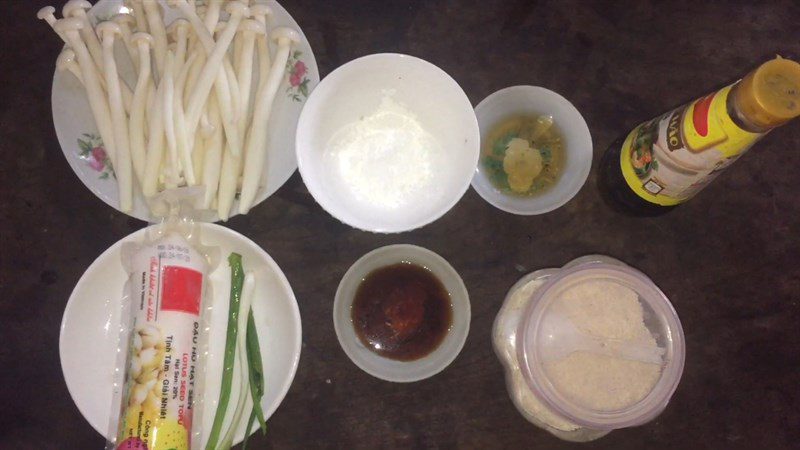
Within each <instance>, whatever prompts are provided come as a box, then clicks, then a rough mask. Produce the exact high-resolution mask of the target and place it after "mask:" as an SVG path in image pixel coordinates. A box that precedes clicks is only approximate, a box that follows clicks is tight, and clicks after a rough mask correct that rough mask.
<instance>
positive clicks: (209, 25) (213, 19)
mask: <svg viewBox="0 0 800 450" xmlns="http://www.w3.org/2000/svg"><path fill="white" fill-rule="evenodd" d="M222 3H223V0H209V2H208V5H207V6H206V11H205V16H204V17H203V24H204V25H205V27H206V30H208V31H209V32H213V31H214V29H216V27H217V22H219V13H220V10H221V9H222Z"/></svg>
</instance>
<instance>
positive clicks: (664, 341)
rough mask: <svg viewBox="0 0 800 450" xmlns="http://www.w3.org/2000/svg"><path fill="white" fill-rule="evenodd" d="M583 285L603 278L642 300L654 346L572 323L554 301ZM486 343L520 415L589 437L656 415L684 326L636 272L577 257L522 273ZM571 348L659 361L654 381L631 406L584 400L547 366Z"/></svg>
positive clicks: (672, 385) (679, 357)
mask: <svg viewBox="0 0 800 450" xmlns="http://www.w3.org/2000/svg"><path fill="white" fill-rule="evenodd" d="M587 282H604V283H610V284H607V286H616V287H619V286H621V287H624V288H626V289H630V290H632V291H633V292H635V293H636V294H637V297H638V303H639V304H640V305H641V315H640V317H641V318H640V319H639V321H640V323H641V322H643V324H644V327H645V328H646V331H647V332H648V333H649V336H651V337H652V339H653V340H654V342H655V346H647V345H644V344H642V343H641V342H643V341H635V342H634V341H632V340H613V339H599V338H597V337H596V336H594V337H592V335H591V334H587V333H585V332H584V331H585V330H583V329H582V330H581V331H579V330H578V329H577V327H575V326H573V325H574V324H572V322H571V321H570V320H569V319H568V318H567V317H566V316H565V315H564V314H563V308H562V307H561V306H559V303H560V302H562V301H563V300H562V299H563V298H564V297H562V294H564V293H565V292H567V291H570V290H571V289H573V288H575V287H576V286H581V285H582V284H585V283H587ZM572 292H575V291H574V290H573V291H572ZM515 294H516V295H515ZM592 320H595V319H594V318H593V319H592ZM597 320H598V321H600V320H602V318H600V317H598V319H597ZM605 325H607V324H605ZM648 339H649V337H648ZM650 342H652V341H650ZM493 343H494V348H495V352H496V353H497V355H498V357H499V359H500V361H501V362H502V363H503V366H504V369H505V371H506V384H507V388H508V391H509V394H510V396H511V399H512V401H513V402H514V405H515V406H516V407H517V409H518V410H519V411H520V413H522V415H523V416H525V418H526V419H528V420H529V421H530V422H532V423H534V424H536V425H537V426H539V427H541V428H544V429H545V430H547V431H550V432H551V433H553V434H555V435H556V436H558V437H560V438H562V439H565V440H570V441H590V440H593V439H597V438H599V437H601V436H604V435H605V434H607V433H608V432H610V431H611V430H614V429H619V428H625V427H632V426H636V425H641V424H644V423H646V422H648V421H650V420H652V419H653V418H655V417H656V416H658V415H659V414H660V413H661V412H662V411H663V410H664V408H665V407H666V406H667V404H668V403H669V400H670V398H671V397H672V394H673V393H674V392H675V389H676V388H677V386H678V382H679V381H680V378H681V374H682V373H683V365H684V358H685V343H684V337H683V329H682V328H681V324H680V321H679V319H678V316H677V314H676V312H675V310H674V308H673V307H672V305H671V304H670V303H669V300H668V299H667V297H666V296H665V295H664V293H663V292H661V291H660V290H659V289H658V287H656V286H655V284H654V283H653V282H652V281H651V280H650V279H649V278H648V277H647V276H646V275H644V274H643V273H641V272H639V271H637V270H636V269H633V268H631V267H629V266H627V265H625V264H624V263H622V262H620V261H617V260H615V259H612V258H609V257H605V256H588V257H583V258H579V259H577V260H575V261H573V262H571V263H569V264H567V265H566V266H564V268H562V269H544V270H539V271H536V272H533V273H531V274H529V275H527V276H525V277H523V278H522V279H521V280H520V281H519V282H517V283H516V284H515V285H514V286H513V287H512V288H511V289H510V290H509V292H508V295H507V296H506V299H505V301H504V304H503V307H502V308H501V310H500V312H499V313H498V315H497V318H496V320H495V324H494V330H493ZM573 352H584V353H587V352H588V353H592V354H594V355H602V356H604V357H605V356H609V357H612V358H616V359H617V360H624V361H636V364H638V363H647V366H646V367H649V368H652V367H653V365H655V364H658V367H659V369H658V371H657V372H656V373H657V378H656V379H655V381H654V383H653V384H652V386H650V387H649V388H648V389H649V390H648V391H645V392H646V393H644V394H642V395H643V397H642V398H640V399H637V400H635V401H632V402H631V403H630V404H624V405H616V406H614V407H613V408H604V407H598V406H597V405H596V404H594V405H590V404H587V403H586V402H585V401H584V400H583V399H580V398H579V397H577V396H575V395H572V394H573V393H570V392H567V390H566V389H565V388H564V387H563V386H565V384H564V380H563V379H559V378H558V377H556V376H555V372H554V371H553V370H551V369H549V368H548V367H554V366H549V365H548V364H549V363H552V362H553V361H563V359H561V358H565V357H566V356H567V355H572V354H573ZM587 367H588V366H587ZM587 370H588V369H587Z"/></svg>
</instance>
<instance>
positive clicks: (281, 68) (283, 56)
mask: <svg viewBox="0 0 800 450" xmlns="http://www.w3.org/2000/svg"><path fill="white" fill-rule="evenodd" d="M270 37H271V38H272V40H274V41H275V42H277V44H278V51H277V53H276V54H275V59H274V60H273V61H272V68H271V69H270V73H269V76H268V77H267V79H266V80H260V81H259V86H258V93H257V94H256V100H255V105H254V107H253V123H254V124H265V123H267V122H268V121H269V116H270V112H271V110H272V103H273V102H274V100H275V94H276V93H277V92H278V87H279V86H280V83H281V81H283V76H284V72H285V70H286V63H287V61H288V60H289V53H290V52H291V47H292V45H293V44H297V43H298V42H300V34H299V33H298V32H297V31H295V30H293V29H291V28H287V27H279V28H276V29H274V30H272V33H270ZM266 146H267V127H266V126H254V127H250V133H249V134H248V136H247V143H246V146H245V158H246V160H245V164H244V176H243V177H242V192H241V195H240V196H239V213H241V214H246V213H247V212H248V211H249V210H250V207H251V206H252V205H253V201H254V200H255V197H256V193H257V192H258V185H259V182H260V181H261V180H260V178H261V173H262V171H263V170H264V164H265V163H266V157H267V148H266Z"/></svg>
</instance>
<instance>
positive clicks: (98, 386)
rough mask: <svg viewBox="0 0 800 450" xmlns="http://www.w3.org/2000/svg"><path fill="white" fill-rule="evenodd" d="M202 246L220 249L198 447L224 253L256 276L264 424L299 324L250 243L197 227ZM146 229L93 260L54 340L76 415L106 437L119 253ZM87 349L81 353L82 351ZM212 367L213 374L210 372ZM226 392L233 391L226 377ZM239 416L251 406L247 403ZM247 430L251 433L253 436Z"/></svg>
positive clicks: (285, 375)
mask: <svg viewBox="0 0 800 450" xmlns="http://www.w3.org/2000/svg"><path fill="white" fill-rule="evenodd" d="M199 230H200V240H201V242H202V243H203V244H204V245H208V246H215V247H218V248H219V250H220V254H221V255H222V258H221V259H222V261H220V263H219V264H218V265H217V267H216V268H215V269H214V270H213V272H212V273H211V274H210V275H209V279H210V282H211V283H210V284H211V289H212V291H213V292H212V303H213V305H212V313H211V324H210V327H211V331H210V336H209V343H208V357H207V360H206V372H205V379H206V381H205V392H204V393H203V396H202V397H203V399H204V405H203V408H202V412H203V414H202V418H201V420H202V423H203V424H204V425H203V428H202V429H203V439H202V440H203V445H202V446H200V447H198V448H202V447H204V446H205V440H206V439H207V438H208V435H209V433H210V431H211V423H212V422H213V420H214V413H215V411H216V406H217V399H218V398H219V391H220V387H221V375H222V373H221V370H219V368H221V367H222V358H223V356H224V351H225V333H226V330H227V321H228V299H229V292H230V279H231V276H230V268H229V267H228V264H227V263H226V262H225V258H226V257H227V255H228V254H230V252H234V251H235V252H237V253H239V254H241V255H242V258H243V264H244V267H245V269H246V270H252V271H254V272H255V275H256V287H255V291H254V297H253V317H254V319H255V323H256V328H257V329H258V340H259V342H260V346H261V357H262V360H263V361H264V379H265V380H266V392H265V393H264V396H263V397H262V399H261V407H262V409H263V410H264V416H265V417H267V418H269V416H271V415H272V413H273V412H275V410H276V409H277V408H278V405H280V403H281V401H282V400H283V398H284V396H285V395H286V392H288V391H289V386H290V385H291V384H292V380H293V379H294V375H295V372H296V371H297V363H298V361H299V359H300V345H301V325H300V312H299V310H298V308H297V301H296V300H295V297H294V293H293V292H292V288H291V286H290V285H289V281H288V280H287V279H286V277H285V276H284V274H283V272H282V271H281V269H280V267H278V265H277V264H276V263H275V261H274V260H273V259H272V258H271V257H270V256H269V255H268V254H267V253H266V252H265V251H264V250H263V249H262V248H261V247H259V246H258V245H257V244H255V243H254V242H253V241H251V240H249V239H247V238H246V237H244V236H242V235H241V234H239V233H237V232H235V231H233V230H230V229H228V228H225V227H222V226H219V225H214V224H201V225H200V229H199ZM145 231H146V229H143V230H139V231H137V232H135V233H133V234H130V235H128V236H126V237H124V238H122V239H121V240H119V241H118V242H117V243H116V244H114V245H112V246H111V247H110V248H109V249H108V250H106V251H105V252H103V254H102V255H100V256H98V257H97V259H96V260H95V261H94V262H93V263H92V265H91V266H89V268H88V269H86V272H84V274H83V276H82V277H81V279H80V280H79V281H78V284H77V285H76V286H75V289H74V290H73V291H72V295H71V296H70V298H69V301H68V302H67V307H66V309H65V310H64V317H63V319H62V321H61V335H60V337H59V353H60V356H61V369H62V371H63V373H64V380H65V381H66V384H67V388H68V389H69V393H70V395H71V396H72V400H73V401H75V404H76V405H77V407H78V410H80V412H81V414H83V417H84V418H86V420H87V421H88V422H89V423H90V424H91V425H92V427H93V428H94V429H95V430H97V432H98V433H100V434H102V435H103V436H108V433H109V430H108V426H109V412H110V409H111V396H112V391H113V383H114V364H115V362H116V358H117V346H118V343H119V337H120V333H119V324H120V317H119V314H120V299H121V297H122V290H123V286H124V284H125V281H126V280H127V275H126V273H125V270H124V269H123V267H122V260H121V256H120V249H121V247H122V244H123V243H124V242H140V241H142V240H143V239H144V236H145ZM87 350H88V351H87ZM213 368H217V370H213ZM233 386H234V387H233V388H232V391H233V392H238V387H237V386H238V382H237V379H236V378H234V382H233ZM247 398H248V400H247V403H246V405H245V406H246V408H247V409H246V411H249V408H250V405H251V404H252V401H251V400H250V397H249V396H248V397H247ZM233 401H235V400H233ZM245 426H246V424H245V423H244V422H242V423H240V426H239V428H238V429H237V432H236V433H235V435H234V444H236V443H238V442H241V440H242V438H243V437H244V431H245V430H244V429H245ZM254 429H255V427H254V428H253V429H251V431H253V430H254Z"/></svg>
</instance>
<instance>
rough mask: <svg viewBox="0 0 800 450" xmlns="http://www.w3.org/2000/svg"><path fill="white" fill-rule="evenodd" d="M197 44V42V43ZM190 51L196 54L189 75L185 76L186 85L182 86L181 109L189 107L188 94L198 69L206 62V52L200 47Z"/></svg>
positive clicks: (190, 91) (198, 72) (197, 74)
mask: <svg viewBox="0 0 800 450" xmlns="http://www.w3.org/2000/svg"><path fill="white" fill-rule="evenodd" d="M198 45H199V44H198ZM192 53H194V54H196V55H197V58H195V60H194V62H193V63H192V68H191V69H189V76H187V77H186V86H184V88H183V109H184V110H185V109H186V108H188V107H189V96H190V94H191V93H192V91H193V90H194V85H195V84H196V83H197V77H198V76H199V75H200V71H201V70H203V66H204V65H205V63H206V53H205V51H204V50H202V49H199V50H198V49H196V50H195V51H193V52H192Z"/></svg>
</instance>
